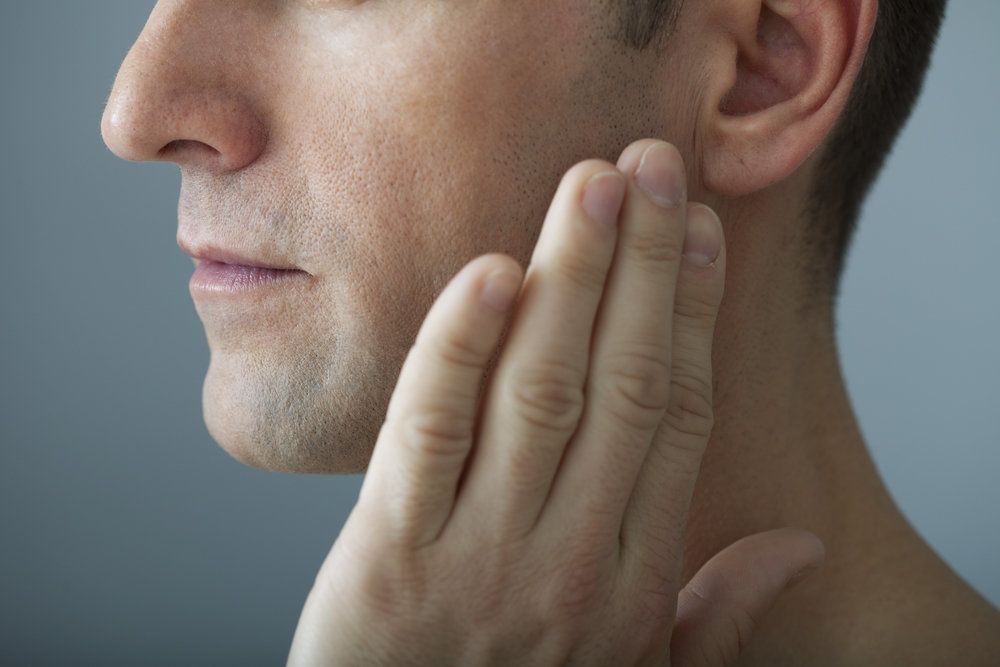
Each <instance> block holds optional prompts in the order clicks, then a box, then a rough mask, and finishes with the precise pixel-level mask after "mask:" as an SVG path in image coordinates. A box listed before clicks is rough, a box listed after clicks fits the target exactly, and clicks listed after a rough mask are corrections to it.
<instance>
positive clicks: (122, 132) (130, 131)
mask: <svg viewBox="0 0 1000 667" xmlns="http://www.w3.org/2000/svg"><path fill="white" fill-rule="evenodd" d="M130 103H131V104H134V103H135V102H134V101H131V102H129V101H126V99H125V96H124V95H122V94H121V93H120V92H119V91H118V90H117V88H116V89H115V90H114V91H113V92H112V93H111V96H110V97H109V98H108V103H107V106H105V108H104V114H103V116H102V117H101V138H102V139H103V140H104V144H105V145H106V146H107V147H108V149H109V150H110V151H111V152H112V153H114V154H115V155H117V156H118V157H120V158H122V159H124V160H149V159H152V158H151V157H150V155H151V153H155V152H156V151H155V150H152V151H151V150H150V149H149V147H148V141H144V140H143V136H144V135H143V133H142V132H141V131H139V130H138V128H137V126H136V125H137V124H136V122H135V120H136V119H135V117H134V115H133V114H131V113H130V111H129V108H128V107H129V104H130Z"/></svg>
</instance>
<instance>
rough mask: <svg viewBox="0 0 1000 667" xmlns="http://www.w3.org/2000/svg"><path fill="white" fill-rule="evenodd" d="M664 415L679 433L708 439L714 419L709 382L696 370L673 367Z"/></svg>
mask: <svg viewBox="0 0 1000 667" xmlns="http://www.w3.org/2000/svg"><path fill="white" fill-rule="evenodd" d="M672 383H673V386H672V387H671V392H670V403H669V406H668V407H667V414H668V416H669V419H670V425H671V427H672V428H673V429H674V430H676V431H677V432H679V433H682V434H685V435H690V436H695V437H698V438H707V437H708V436H709V435H710V434H711V433H712V427H713V425H714V422H715V416H714V411H713V409H712V385H711V383H710V381H709V380H707V379H706V378H705V377H704V376H703V375H701V374H699V373H692V372H686V371H684V370H683V369H675V371H674V376H673V378H672Z"/></svg>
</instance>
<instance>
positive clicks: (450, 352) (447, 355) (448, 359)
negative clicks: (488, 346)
mask: <svg viewBox="0 0 1000 667" xmlns="http://www.w3.org/2000/svg"><path fill="white" fill-rule="evenodd" d="M478 340H479V339H478V337H475V336H472V337H470V336H464V335H462V334H461V333H460V332H458V331H455V330H450V331H446V332H444V333H442V334H441V335H439V336H436V337H434V338H432V339H431V340H430V341H428V345H429V346H430V347H431V353H432V354H433V355H434V357H435V358H436V359H437V360H438V361H440V362H443V363H444V364H446V365H448V366H453V367H458V368H468V369H472V370H481V369H482V365H483V357H484V356H485V354H486V353H485V352H484V351H483V350H481V349H479V346H478V345H477V342H478Z"/></svg>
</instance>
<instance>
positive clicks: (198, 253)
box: [177, 237, 302, 271]
mask: <svg viewBox="0 0 1000 667" xmlns="http://www.w3.org/2000/svg"><path fill="white" fill-rule="evenodd" d="M177 245H178V246H180V249H181V250H183V251H184V253H185V254H187V255H190V256H191V257H193V258H195V259H201V260H207V261H211V262H221V263H223V264H234V265H239V266H252V267H257V268H262V269H280V270H285V271H301V270H302V269H300V268H299V267H297V266H292V265H291V264H289V263H287V262H282V261H280V260H273V259H269V258H264V259H258V258H254V257H249V256H247V255H244V254H242V253H239V252H236V251H235V250H227V249H225V248H220V247H218V246H214V245H211V244H204V245H202V244H199V245H192V244H191V243H189V242H188V241H186V240H184V239H182V238H179V237H178V239H177Z"/></svg>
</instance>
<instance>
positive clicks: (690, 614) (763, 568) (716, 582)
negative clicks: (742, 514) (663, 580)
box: [670, 528, 824, 667]
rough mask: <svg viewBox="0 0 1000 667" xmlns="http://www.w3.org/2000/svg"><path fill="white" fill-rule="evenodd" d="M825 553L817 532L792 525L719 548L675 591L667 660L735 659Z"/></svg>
mask: <svg viewBox="0 0 1000 667" xmlns="http://www.w3.org/2000/svg"><path fill="white" fill-rule="evenodd" d="M823 557H824V548H823V543H822V542H821V541H820V540H819V538H818V537H816V536H815V535H813V534H812V533H810V532H807V531H804V530H796V529H793V528H780V529H778V530H769V531H767V532H764V533H757V534H756V535H750V536H749V537H744V538H743V539H741V540H738V541H736V542H734V543H733V544H731V545H729V546H728V547H726V548H725V549H723V550H722V551H720V552H719V553H717V554H716V555H715V556H713V557H712V558H711V559H710V560H709V561H708V562H707V563H705V565H703V566H702V568H701V569H700V570H698V572H697V574H695V575H694V577H692V578H691V581H689V582H688V585H687V586H685V587H684V589H683V590H682V591H681V592H680V594H679V595H678V598H677V620H676V622H675V623H674V632H673V636H672V638H671V640H670V657H671V663H672V664H673V665H677V666H678V667H724V666H726V665H732V664H734V663H735V662H736V660H737V659H738V658H739V656H740V654H741V653H742V652H743V650H744V649H745V648H746V647H747V644H748V643H749V642H750V635H751V634H752V633H753V629H754V627H755V626H756V625H757V624H758V623H759V622H760V621H761V620H762V619H763V618H764V614H766V613H767V610H768V609H770V608H771V605H773V604H774V602H775V601H776V600H777V599H778V596H779V595H781V594H782V593H783V592H784V591H786V590H788V589H789V588H790V587H791V586H792V585H794V584H795V583H796V582H798V581H799V580H800V579H801V578H802V577H804V576H805V575H807V574H809V573H810V572H812V571H813V570H815V569H817V568H818V567H819V566H820V565H821V564H822V563H823Z"/></svg>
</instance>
